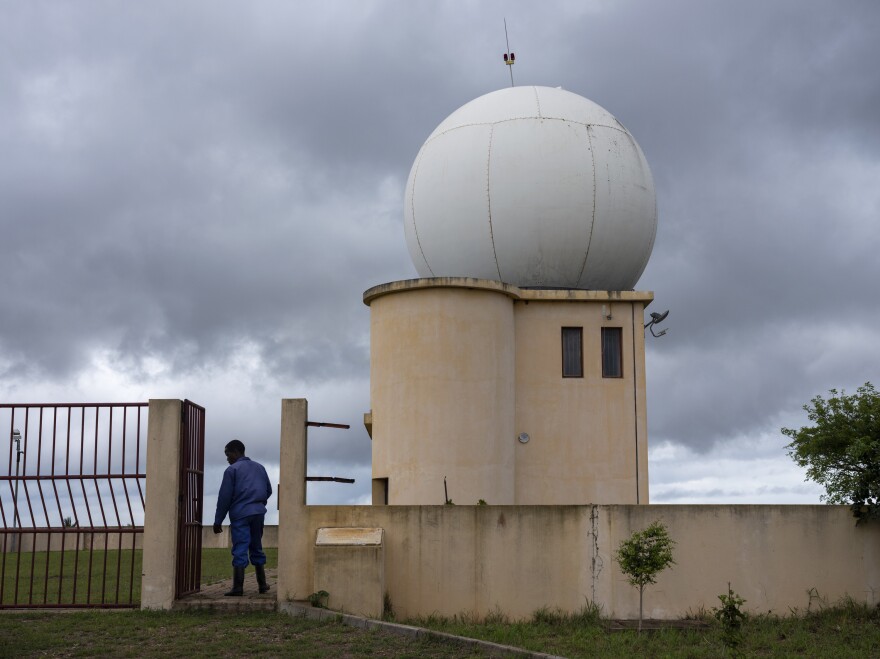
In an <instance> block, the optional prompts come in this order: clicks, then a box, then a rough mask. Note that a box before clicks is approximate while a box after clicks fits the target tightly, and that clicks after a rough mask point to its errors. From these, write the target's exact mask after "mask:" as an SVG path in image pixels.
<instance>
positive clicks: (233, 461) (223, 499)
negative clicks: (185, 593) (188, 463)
mask: <svg viewBox="0 0 880 659" xmlns="http://www.w3.org/2000/svg"><path fill="white" fill-rule="evenodd" d="M223 452H224V453H225V454H226V461H227V462H228V463H229V466H228V467H227V468H226V471H225V472H223V483H222V484H221V485H220V494H219V495H218V496H217V513H216V514H215V515H214V533H222V532H223V527H222V524H223V519H224V518H225V517H226V514H227V513H229V531H230V533H231V534H232V590H230V591H229V592H227V593H224V595H226V596H232V597H240V596H241V595H242V594H243V593H244V569H245V568H246V567H247V564H248V557H249V556H250V562H251V565H253V566H254V569H255V570H256V572H257V584H258V585H259V588H260V592H261V593H266V592H268V591H269V585H268V584H267V583H266V570H265V565H266V554H264V553H263V519H264V518H265V516H266V502H267V501H268V500H269V497H270V496H272V485H271V484H270V483H269V476H268V475H267V474H266V470H265V469H264V468H263V465H261V464H259V463H258V462H254V461H253V460H251V459H250V458H248V457H245V454H244V444H242V443H241V442H240V441H238V440H237V439H233V440H232V441H231V442H229V443H228V444H227V445H226V448H225V449H224V451H223Z"/></svg>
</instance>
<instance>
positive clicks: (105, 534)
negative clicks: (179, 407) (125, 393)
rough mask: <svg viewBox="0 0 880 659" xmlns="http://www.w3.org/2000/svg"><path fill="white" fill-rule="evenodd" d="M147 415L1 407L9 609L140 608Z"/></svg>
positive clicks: (0, 532)
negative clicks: (4, 442) (5, 448)
mask: <svg viewBox="0 0 880 659" xmlns="http://www.w3.org/2000/svg"><path fill="white" fill-rule="evenodd" d="M146 407H147V404H146V403H53V404H43V403H30V404H0V428H5V427H8V429H9V435H8V437H9V439H10V448H9V451H8V453H6V452H0V524H2V527H0V555H2V556H0V608H12V607H16V608H18V607H40V608H58V607H62V608H84V607H95V606H98V607H102V608H121V607H136V606H138V605H139V594H138V592H137V591H136V590H135V586H136V585H137V584H138V583H139V578H140V574H139V572H140V571H139V570H136V563H137V562H138V561H139V560H140V550H139V548H138V540H139V538H140V537H142V535H143V509H144V495H143V487H142V482H141V481H142V480H143V479H145V478H146V474H145V473H143V471H142V464H143V463H142V452H143V450H145V445H144V446H142V444H141V434H142V431H143V429H144V421H145V417H146V415H145V414H144V412H145V409H144V408H146ZM120 411H121V414H119V412H120ZM92 412H94V413H93V414H92ZM7 418H8V426H7V423H6V420H7ZM19 429H21V432H20V437H19V434H18V433H16V431H18V430H19ZM0 433H2V431H0ZM0 438H2V434H0ZM13 439H15V440H19V443H18V444H16V445H15V450H14V449H13ZM3 453H6V455H5V456H4V455H3ZM4 457H5V458H6V462H7V464H6V465H5V466H6V468H5V469H4V465H3V458H4ZM132 463H133V464H132ZM13 466H14V473H13ZM4 472H5V473H4ZM71 472H73V473H71ZM59 481H62V484H61V485H60V487H59ZM131 481H134V482H135V483H136V484H137V488H136V491H137V495H136V496H135V497H134V498H133V494H134V488H130V485H131ZM4 482H5V483H8V493H7V489H6V488H5V487H4V486H3V483H4ZM77 482H78V483H79V486H78V487H76V483H77ZM87 484H88V485H89V487H88V488H87V487H86V485H87ZM22 499H24V501H22ZM8 508H11V509H12V510H11V511H10V512H11V514H7V509H8ZM10 522H11V524H10ZM124 560H125V561H128V563H127V564H125V563H124ZM71 568H72V570H71ZM56 579H57V588H56V586H55V584H54V583H53V582H54V580H56ZM50 584H51V587H50ZM138 590H139V589H138ZM50 591H51V592H50ZM83 591H84V593H85V595H84V597H83V594H82V593H83Z"/></svg>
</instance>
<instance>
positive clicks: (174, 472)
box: [141, 399, 181, 609]
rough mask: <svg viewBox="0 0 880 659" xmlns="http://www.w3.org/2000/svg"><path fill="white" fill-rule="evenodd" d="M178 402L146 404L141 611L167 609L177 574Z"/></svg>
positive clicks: (179, 425)
mask: <svg viewBox="0 0 880 659" xmlns="http://www.w3.org/2000/svg"><path fill="white" fill-rule="evenodd" d="M180 419H181V401H179V400H157V399H153V400H150V407H149V421H148V423H147V483H146V492H145V494H144V496H145V502H144V503H145V505H144V551H143V573H142V578H141V608H142V609H170V608H171V605H172V604H173V603H174V588H175V575H176V571H177V520H178V512H179V495H180V449H181V447H180V439H181V438H180V428H181V421H180Z"/></svg>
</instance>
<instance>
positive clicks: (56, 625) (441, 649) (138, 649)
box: [0, 610, 484, 659]
mask: <svg viewBox="0 0 880 659" xmlns="http://www.w3.org/2000/svg"><path fill="white" fill-rule="evenodd" d="M0 639H3V642H2V643H0V657H10V658H11V657H187V659H192V658H194V657H283V656H288V657H290V656H294V657H328V656H330V657H334V656H335V657H374V656H378V657H413V658H415V657H429V658H431V657H438V658H439V657H481V656H484V655H482V654H479V653H476V654H468V652H467V651H466V650H464V649H463V648H461V647H457V646H454V645H448V644H441V643H439V642H437V641H432V640H416V639H409V638H405V637H401V636H395V635H392V634H386V633H382V632H377V631H368V630H364V629H355V628H352V627H346V626H344V625H342V624H339V623H337V622H319V621H313V620H306V619H304V618H294V617H291V616H288V615H285V614H283V613H267V612H263V613H247V612H236V613H225V612H216V611H210V610H194V611H171V612H157V611H127V610H126V611H77V612H74V613H52V612H46V611H27V612H23V613H10V612H7V613H2V614H0Z"/></svg>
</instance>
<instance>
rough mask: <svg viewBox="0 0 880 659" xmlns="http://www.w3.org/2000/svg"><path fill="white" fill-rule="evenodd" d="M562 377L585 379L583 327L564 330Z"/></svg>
mask: <svg viewBox="0 0 880 659" xmlns="http://www.w3.org/2000/svg"><path fill="white" fill-rule="evenodd" d="M562 377H564V378H582V377H584V330H583V328H582V327H563V328H562Z"/></svg>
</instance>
